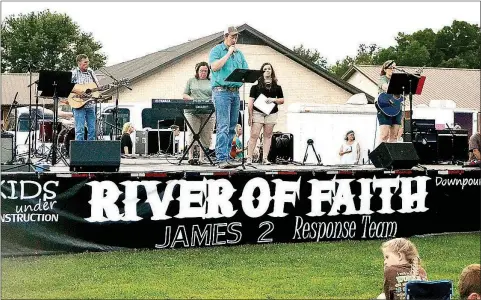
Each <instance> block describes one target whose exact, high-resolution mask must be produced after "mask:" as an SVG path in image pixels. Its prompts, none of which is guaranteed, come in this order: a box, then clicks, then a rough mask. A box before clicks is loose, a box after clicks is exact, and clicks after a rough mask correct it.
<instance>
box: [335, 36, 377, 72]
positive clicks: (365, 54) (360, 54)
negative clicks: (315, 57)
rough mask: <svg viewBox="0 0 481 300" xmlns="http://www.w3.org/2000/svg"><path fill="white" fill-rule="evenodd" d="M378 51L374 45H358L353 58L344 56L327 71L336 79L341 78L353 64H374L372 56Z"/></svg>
mask: <svg viewBox="0 0 481 300" xmlns="http://www.w3.org/2000/svg"><path fill="white" fill-rule="evenodd" d="M378 49H379V47H378V46H377V45H376V44H371V45H366V44H360V45H359V48H358V49H357V55H356V56H355V57H350V56H346V57H345V58H344V59H343V60H341V61H339V60H338V61H336V63H335V64H334V65H332V66H331V67H330V68H329V70H330V71H331V72H332V73H334V74H335V75H337V76H338V77H341V76H342V75H344V73H346V72H347V70H349V68H350V67H351V66H352V65H354V64H356V65H372V64H373V63H374V55H375V54H376V51H377V50H378Z"/></svg>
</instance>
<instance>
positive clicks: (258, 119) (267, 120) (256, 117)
mask: <svg viewBox="0 0 481 300" xmlns="http://www.w3.org/2000/svg"><path fill="white" fill-rule="evenodd" d="M252 123H259V124H273V125H275V124H277V113H273V114H270V115H266V114H265V113H262V112H259V111H256V110H254V113H253V116H252Z"/></svg>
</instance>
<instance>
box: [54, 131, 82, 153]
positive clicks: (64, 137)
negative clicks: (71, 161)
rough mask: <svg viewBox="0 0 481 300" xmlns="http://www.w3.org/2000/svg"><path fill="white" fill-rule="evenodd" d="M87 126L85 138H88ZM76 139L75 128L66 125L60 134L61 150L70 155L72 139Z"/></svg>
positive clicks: (59, 144)
mask: <svg viewBox="0 0 481 300" xmlns="http://www.w3.org/2000/svg"><path fill="white" fill-rule="evenodd" d="M87 135H88V133H87V127H85V134H84V139H85V140H87ZM73 140H75V128H73V127H72V128H69V127H65V128H63V129H62V131H60V133H59V134H58V140H57V144H58V146H60V149H61V151H62V152H63V153H64V154H65V155H66V156H68V155H69V154H70V141H73Z"/></svg>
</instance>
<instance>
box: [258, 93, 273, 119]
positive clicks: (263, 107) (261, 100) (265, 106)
mask: <svg viewBox="0 0 481 300" xmlns="http://www.w3.org/2000/svg"><path fill="white" fill-rule="evenodd" d="M266 101H267V97H266V96H265V95H264V94H260V95H259V97H257V99H256V101H254V106H255V107H257V109H259V110H260V111H262V112H263V113H265V114H266V115H269V114H270V113H271V111H272V109H274V107H275V106H276V104H275V103H267V102H266Z"/></svg>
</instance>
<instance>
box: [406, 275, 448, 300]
mask: <svg viewBox="0 0 481 300" xmlns="http://www.w3.org/2000/svg"><path fill="white" fill-rule="evenodd" d="M405 292H406V300H411V299H414V300H420V299H423V300H425V299H426V300H427V299H437V300H450V299H451V297H452V296H453V283H452V282H451V281H449V280H434V281H422V280H413V281H409V282H407V283H406V286H405Z"/></svg>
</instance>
